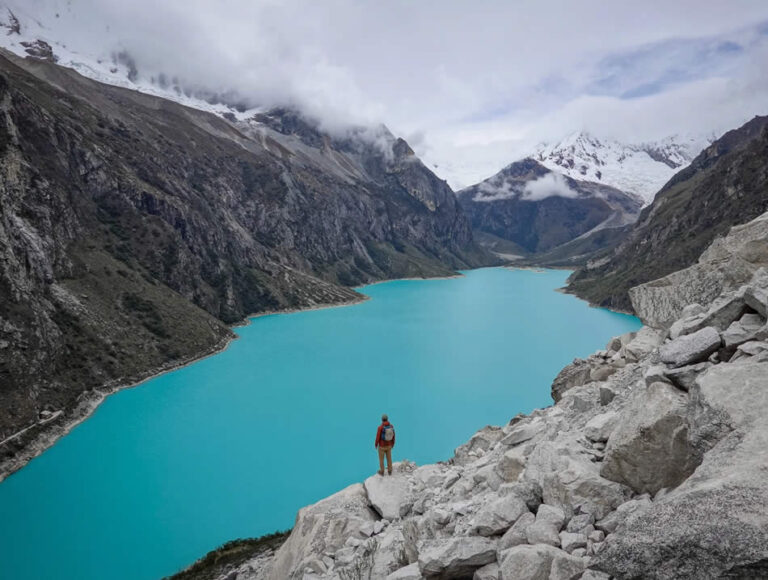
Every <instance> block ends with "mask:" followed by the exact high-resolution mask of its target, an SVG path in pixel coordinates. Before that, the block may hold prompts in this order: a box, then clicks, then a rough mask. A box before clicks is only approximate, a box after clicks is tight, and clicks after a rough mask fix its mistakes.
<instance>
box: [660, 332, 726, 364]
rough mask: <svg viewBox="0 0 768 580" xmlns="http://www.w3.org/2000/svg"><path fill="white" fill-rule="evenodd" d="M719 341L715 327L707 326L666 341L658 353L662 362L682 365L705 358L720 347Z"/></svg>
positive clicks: (718, 334)
mask: <svg viewBox="0 0 768 580" xmlns="http://www.w3.org/2000/svg"><path fill="white" fill-rule="evenodd" d="M721 342H722V341H721V339H720V333H719V332H718V331H717V329H715V328H714V327H712V326H707V327H705V328H702V329H701V330H698V331H696V332H694V333H692V334H686V335H684V336H680V337H678V338H676V339H674V340H672V341H670V342H668V343H667V344H665V345H664V346H662V347H661V349H660V351H659V354H660V355H661V360H662V362H665V363H667V364H668V365H672V366H673V367H682V366H685V365H690V364H693V363H697V362H701V361H704V360H707V357H709V355H711V354H712V353H713V352H716V351H717V349H719V348H720V344H721Z"/></svg>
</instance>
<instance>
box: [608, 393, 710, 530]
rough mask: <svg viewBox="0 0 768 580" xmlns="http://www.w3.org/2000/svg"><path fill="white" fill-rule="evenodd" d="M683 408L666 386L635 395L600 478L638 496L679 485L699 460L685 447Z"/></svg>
mask: <svg viewBox="0 0 768 580" xmlns="http://www.w3.org/2000/svg"><path fill="white" fill-rule="evenodd" d="M687 408H688V399H687V396H686V395H685V393H682V392H681V391H679V390H678V389H676V388H675V387H673V386H672V385H670V384H667V383H653V384H651V385H650V386H648V388H647V389H643V390H640V391H637V392H636V393H635V396H634V398H633V400H632V402H631V404H630V405H629V406H628V407H627V408H626V409H625V410H624V411H623V412H622V414H621V420H620V421H619V425H618V427H617V428H616V430H615V431H614V432H613V434H612V435H611V438H610V439H609V441H608V446H607V447H606V451H605V459H604V460H603V466H602V468H601V469H600V474H601V475H602V476H603V477H605V478H608V479H611V480H613V481H616V482H619V483H623V484H625V485H628V486H629V487H631V488H633V489H634V490H635V491H637V492H640V493H643V492H649V493H656V492H657V491H658V490H660V489H661V488H663V487H674V486H676V485H678V484H679V483H680V482H682V481H683V480H684V479H685V478H686V477H688V476H689V475H690V474H691V473H692V472H693V470H694V469H695V468H696V466H697V465H698V463H699V461H700V459H701V458H700V457H699V456H698V454H697V453H696V451H695V450H694V449H693V448H692V447H691V444H690V442H689V438H688V421H687V418H686V414H687ZM598 519H599V518H598Z"/></svg>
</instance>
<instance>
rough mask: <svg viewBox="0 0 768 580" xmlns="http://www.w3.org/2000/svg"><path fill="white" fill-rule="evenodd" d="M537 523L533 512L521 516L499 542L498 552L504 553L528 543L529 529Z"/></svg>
mask: <svg viewBox="0 0 768 580" xmlns="http://www.w3.org/2000/svg"><path fill="white" fill-rule="evenodd" d="M535 521H536V516H534V515H533V514H532V513H531V512H526V513H524V514H523V515H521V516H520V517H519V518H518V519H517V521H516V522H515V524H514V525H513V526H512V527H511V528H509V529H508V530H507V531H506V532H505V533H504V535H503V536H501V539H500V540H499V545H498V550H499V552H503V551H504V550H506V549H507V548H512V547H514V546H519V545H520V544H527V543H528V528H529V527H530V526H531V524H533V522H535Z"/></svg>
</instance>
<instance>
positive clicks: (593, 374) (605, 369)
mask: <svg viewBox="0 0 768 580" xmlns="http://www.w3.org/2000/svg"><path fill="white" fill-rule="evenodd" d="M617 370H618V369H617V368H616V367H614V366H611V365H602V366H599V367H597V368H593V369H592V370H591V371H590V372H589V380H590V381H595V382H600V381H604V380H605V379H607V378H608V377H610V376H611V375H612V374H613V373H615V372H616V371H617Z"/></svg>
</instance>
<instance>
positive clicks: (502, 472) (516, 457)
mask: <svg viewBox="0 0 768 580" xmlns="http://www.w3.org/2000/svg"><path fill="white" fill-rule="evenodd" d="M525 463H526V458H525V455H524V454H523V450H522V449H520V448H519V447H515V448H513V449H510V450H509V451H506V452H505V453H504V455H502V457H501V460H500V461H499V463H498V465H497V466H496V472H497V473H498V474H499V477H500V478H501V480H502V481H504V482H507V483H509V482H514V481H517V479H518V477H520V474H521V473H523V470H525Z"/></svg>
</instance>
